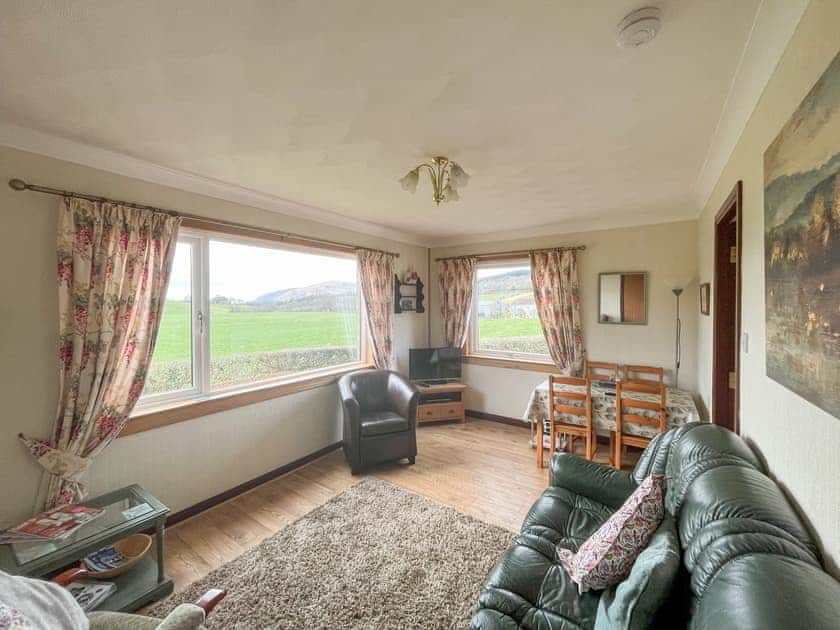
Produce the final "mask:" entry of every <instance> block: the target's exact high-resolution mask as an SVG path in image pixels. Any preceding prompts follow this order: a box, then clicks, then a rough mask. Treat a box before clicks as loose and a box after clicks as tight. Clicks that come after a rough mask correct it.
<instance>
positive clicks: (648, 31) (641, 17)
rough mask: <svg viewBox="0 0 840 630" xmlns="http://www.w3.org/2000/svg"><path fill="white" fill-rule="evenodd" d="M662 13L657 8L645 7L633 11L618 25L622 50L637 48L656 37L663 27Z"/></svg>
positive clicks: (619, 42) (618, 37) (619, 43)
mask: <svg viewBox="0 0 840 630" xmlns="http://www.w3.org/2000/svg"><path fill="white" fill-rule="evenodd" d="M661 15H662V12H661V11H660V10H659V9H657V8H656V7H645V8H644V9H639V10H637V11H633V12H632V13H630V14H629V15H628V16H627V17H625V18H624V19H623V20H621V22H619V24H618V35H617V39H618V45H619V46H621V47H622V48H636V47H638V46H642V45H644V44H647V43H648V42H649V41H650V40H652V39H653V38H654V37H656V34H657V33H658V32H659V29H660V28H661V27H662V20H661V19H660V16H661Z"/></svg>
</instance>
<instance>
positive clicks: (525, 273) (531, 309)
mask: <svg viewBox="0 0 840 630" xmlns="http://www.w3.org/2000/svg"><path fill="white" fill-rule="evenodd" d="M475 283H476V284H475V291H474V292H473V295H474V300H475V304H474V305H473V325H472V335H473V336H472V348H473V351H474V352H476V353H478V354H486V355H491V356H499V357H508V358H520V359H532V360H545V359H547V358H548V347H547V346H546V343H545V337H544V336H543V332H542V328H541V327H540V320H539V317H538V316H537V307H536V304H535V303H534V290H533V288H532V287H531V269H530V266H529V264H528V262H527V261H523V262H521V263H511V262H506V263H504V264H492V263H482V264H479V267H478V269H477V270H476V279H475Z"/></svg>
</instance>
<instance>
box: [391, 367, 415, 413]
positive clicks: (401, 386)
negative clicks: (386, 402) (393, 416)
mask: <svg viewBox="0 0 840 630" xmlns="http://www.w3.org/2000/svg"><path fill="white" fill-rule="evenodd" d="M388 398H389V399H390V401H391V405H392V406H393V409H394V411H396V412H397V413H398V414H400V415H401V416H402V417H403V418H405V419H406V420H408V421H409V422H410V423H411V424H413V423H414V420H415V416H416V415H417V401H418V400H419V398H420V390H418V389H417V388H416V387H415V386H414V385H412V384H411V383H409V382H408V381H407V380H405V379H404V378H403V377H402V376H400V375H399V374H397V373H396V372H392V373H391V376H390V378H389V379H388Z"/></svg>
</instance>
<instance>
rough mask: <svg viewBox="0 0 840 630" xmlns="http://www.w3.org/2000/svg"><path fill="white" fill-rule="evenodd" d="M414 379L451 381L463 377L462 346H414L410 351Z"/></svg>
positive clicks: (411, 374) (410, 377)
mask: <svg viewBox="0 0 840 630" xmlns="http://www.w3.org/2000/svg"><path fill="white" fill-rule="evenodd" d="M408 378H409V380H412V381H451V380H459V379H460V378H461V349H460V348H412V349H410V350H409V351H408Z"/></svg>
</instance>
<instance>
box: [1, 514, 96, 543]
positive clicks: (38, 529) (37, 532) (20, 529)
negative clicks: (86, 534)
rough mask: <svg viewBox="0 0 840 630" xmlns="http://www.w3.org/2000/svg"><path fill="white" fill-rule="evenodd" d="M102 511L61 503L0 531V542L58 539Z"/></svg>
mask: <svg viewBox="0 0 840 630" xmlns="http://www.w3.org/2000/svg"><path fill="white" fill-rule="evenodd" d="M104 511H105V510H103V509H101V508H90V507H86V506H84V505H62V506H61V507H58V508H55V509H53V510H48V511H46V512H42V513H41V514H38V515H37V516H33V517H32V518H30V519H28V520H26V521H24V522H23V523H21V524H20V525H18V526H17V527H12V528H11V529H7V530H6V531H4V532H2V533H0V544H2V543H17V542H39V541H40V542H43V541H50V540H60V539H62V538H65V537H67V536H69V535H70V534H72V533H73V532H74V531H76V530H77V529H78V528H79V527H81V526H82V525H84V524H85V523H89V522H90V521H92V520H93V519H95V518H96V517H98V516H100V515H101V514H102V513H103V512H104Z"/></svg>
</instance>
